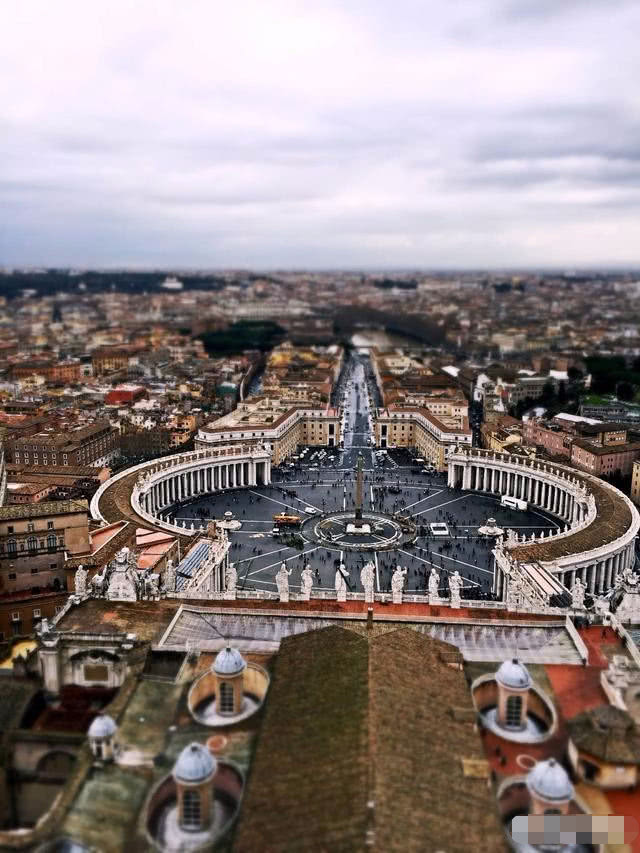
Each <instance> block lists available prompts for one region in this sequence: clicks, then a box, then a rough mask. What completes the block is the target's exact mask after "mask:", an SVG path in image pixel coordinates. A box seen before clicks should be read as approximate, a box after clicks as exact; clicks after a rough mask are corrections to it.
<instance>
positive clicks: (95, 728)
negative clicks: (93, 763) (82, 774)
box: [87, 714, 118, 761]
mask: <svg viewBox="0 0 640 853" xmlns="http://www.w3.org/2000/svg"><path fill="white" fill-rule="evenodd" d="M117 733H118V726H117V725H116V722H115V720H114V719H113V717H110V716H109V715H108V714H99V715H98V716H97V717H96V718H95V719H94V721H93V722H92V723H91V725H90V726H89V731H88V732H87V737H88V738H89V746H90V747H91V752H92V753H93V754H94V756H95V758H98V759H99V760H101V761H111V760H112V759H113V757H114V754H115V751H116V747H117Z"/></svg>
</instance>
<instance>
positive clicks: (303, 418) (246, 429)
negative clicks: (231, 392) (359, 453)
mask: <svg viewBox="0 0 640 853" xmlns="http://www.w3.org/2000/svg"><path fill="white" fill-rule="evenodd" d="M340 440H341V435H340V411H339V409H335V408H333V407H331V406H328V405H327V406H314V405H313V404H311V403H308V402H307V403H306V404H304V403H292V402H290V401H287V400H277V399H272V398H269V397H253V398H251V400H247V401H245V402H243V403H240V404H239V405H238V407H237V408H236V409H234V410H233V411H232V412H229V413H228V414H226V415H223V416H222V417H221V418H218V419H217V420H215V421H212V422H211V423H209V424H207V425H206V426H205V427H203V428H202V429H200V430H199V432H198V433H197V435H196V439H195V447H196V450H198V449H202V448H207V447H211V446H212V445H213V446H215V445H218V444H229V443H232V442H239V443H241V444H246V445H251V444H260V445H262V444H269V445H270V447H271V462H272V464H273V465H279V464H280V463H281V462H283V461H284V460H285V459H287V458H288V457H289V456H292V455H293V454H295V452H296V450H297V449H298V447H300V446H301V445H317V446H322V447H338V446H339V444H340Z"/></svg>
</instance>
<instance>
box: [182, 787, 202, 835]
mask: <svg viewBox="0 0 640 853" xmlns="http://www.w3.org/2000/svg"><path fill="white" fill-rule="evenodd" d="M201 820H202V816H201V810H200V791H188V790H187V791H185V792H184V794H183V795H182V825H183V827H184V828H185V829H200V823H201Z"/></svg>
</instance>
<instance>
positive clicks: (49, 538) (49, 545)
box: [47, 533, 57, 551]
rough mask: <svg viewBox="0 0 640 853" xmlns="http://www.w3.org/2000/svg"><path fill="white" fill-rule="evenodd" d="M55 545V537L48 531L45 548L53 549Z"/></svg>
mask: <svg viewBox="0 0 640 853" xmlns="http://www.w3.org/2000/svg"><path fill="white" fill-rule="evenodd" d="M56 546H57V539H56V537H55V535H54V534H53V533H50V534H49V535H48V536H47V548H48V549H49V551H55V550H56Z"/></svg>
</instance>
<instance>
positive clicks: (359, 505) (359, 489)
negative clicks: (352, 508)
mask: <svg viewBox="0 0 640 853" xmlns="http://www.w3.org/2000/svg"><path fill="white" fill-rule="evenodd" d="M362 463H363V459H362V453H358V464H357V466H356V526H359V524H360V522H361V521H362V497H363V494H362V481H363V474H362Z"/></svg>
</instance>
